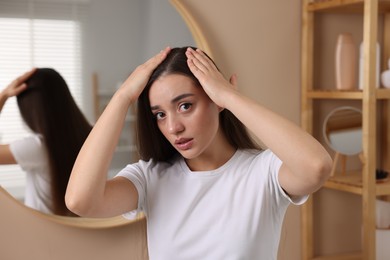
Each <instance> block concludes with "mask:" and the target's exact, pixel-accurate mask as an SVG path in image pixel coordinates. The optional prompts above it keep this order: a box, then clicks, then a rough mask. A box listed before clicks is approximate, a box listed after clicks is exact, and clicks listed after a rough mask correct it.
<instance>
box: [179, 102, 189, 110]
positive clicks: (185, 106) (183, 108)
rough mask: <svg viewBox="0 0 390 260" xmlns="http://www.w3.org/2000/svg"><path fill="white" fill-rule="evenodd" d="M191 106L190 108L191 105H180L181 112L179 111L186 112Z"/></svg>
mask: <svg viewBox="0 0 390 260" xmlns="http://www.w3.org/2000/svg"><path fill="white" fill-rule="evenodd" d="M191 106H192V104H191V103H184V104H181V105H180V110H181V111H187V110H188V109H190V108H191Z"/></svg>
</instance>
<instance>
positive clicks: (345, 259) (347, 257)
mask: <svg viewBox="0 0 390 260" xmlns="http://www.w3.org/2000/svg"><path fill="white" fill-rule="evenodd" d="M358 259H359V260H361V259H362V253H361V252H354V253H346V254H337V255H329V256H316V257H314V258H313V260H358Z"/></svg>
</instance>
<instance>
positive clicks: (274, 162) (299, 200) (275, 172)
mask: <svg viewBox="0 0 390 260" xmlns="http://www.w3.org/2000/svg"><path fill="white" fill-rule="evenodd" d="M264 153H265V154H264V156H265V157H266V158H268V160H269V167H270V171H271V178H272V183H274V184H275V185H276V187H275V188H276V189H277V190H278V191H279V193H280V194H281V195H282V196H283V197H284V198H286V199H287V200H288V201H289V202H290V203H292V204H294V205H302V204H303V203H305V202H306V201H307V199H308V197H309V195H305V196H295V197H291V196H289V195H288V194H287V193H286V192H285V191H284V190H283V188H282V186H281V185H280V183H279V178H278V176H279V170H280V167H281V166H282V163H283V162H282V161H281V160H280V159H279V157H277V156H276V155H275V154H274V153H273V152H271V151H270V150H266V151H265V152H264Z"/></svg>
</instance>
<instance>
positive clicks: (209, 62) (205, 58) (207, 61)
mask: <svg viewBox="0 0 390 260" xmlns="http://www.w3.org/2000/svg"><path fill="white" fill-rule="evenodd" d="M194 55H195V56H196V57H197V58H198V59H199V60H200V61H201V62H202V63H203V64H204V65H205V66H207V67H208V68H212V69H216V66H215V64H214V62H213V61H212V60H211V59H210V58H209V57H208V56H207V55H206V54H205V53H204V52H203V51H202V50H201V49H196V51H194Z"/></svg>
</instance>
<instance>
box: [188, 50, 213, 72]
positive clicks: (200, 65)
mask: <svg viewBox="0 0 390 260" xmlns="http://www.w3.org/2000/svg"><path fill="white" fill-rule="evenodd" d="M195 54H196V53H195V51H194V50H193V49H191V48H189V49H188V50H187V52H186V56H187V59H188V61H190V62H191V64H192V65H193V66H194V68H195V69H197V70H200V71H207V70H208V69H207V67H206V66H205V65H204V63H203V62H202V61H200V60H199V58H200V57H199V56H198V57H197V56H195Z"/></svg>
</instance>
